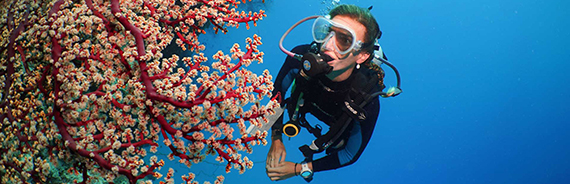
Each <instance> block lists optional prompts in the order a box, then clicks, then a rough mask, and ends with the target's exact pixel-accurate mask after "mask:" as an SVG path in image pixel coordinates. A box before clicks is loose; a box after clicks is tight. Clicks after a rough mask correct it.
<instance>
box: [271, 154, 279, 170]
mask: <svg viewBox="0 0 570 184" xmlns="http://www.w3.org/2000/svg"><path fill="white" fill-rule="evenodd" d="M279 155H280V153H273V155H272V156H271V160H270V162H271V164H270V166H271V167H277V163H278V162H279Z"/></svg>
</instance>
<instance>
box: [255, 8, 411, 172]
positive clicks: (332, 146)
mask: <svg viewBox="0 0 570 184" xmlns="http://www.w3.org/2000/svg"><path fill="white" fill-rule="evenodd" d="M371 8H372V7H370V8H368V9H367V8H361V7H358V6H355V5H339V6H337V7H335V8H334V9H332V10H331V11H330V12H329V15H328V16H311V17H308V18H305V19H303V20H301V21H299V22H298V23H296V24H295V25H293V26H292V27H291V28H290V29H289V30H288V31H287V32H286V33H285V34H284V35H283V37H282V38H281V41H280V48H281V50H282V51H283V52H285V53H286V54H287V55H288V57H287V58H286V60H285V62H284V64H283V66H282V67H281V69H280V71H279V74H278V76H277V78H276V81H275V83H274V87H275V90H274V91H273V95H274V96H277V97H278V99H281V98H282V97H284V96H285V93H286V91H287V90H288V89H289V87H290V86H291V85H292V86H291V95H290V97H289V98H287V99H285V100H281V107H282V108H281V109H278V110H276V113H275V115H273V117H270V118H269V119H270V122H269V123H268V124H269V125H267V126H270V127H271V132H272V135H271V147H270V150H269V153H268V154H267V161H266V171H267V175H268V177H269V178H270V179H271V180H274V181H275V180H284V179H288V178H290V177H292V176H301V177H302V178H304V179H305V180H306V181H307V182H310V181H311V180H312V178H313V173H315V172H319V171H326V170H332V169H337V168H340V167H344V166H347V165H350V164H352V163H354V162H355V161H356V160H357V159H358V158H359V157H360V155H361V154H362V152H363V151H364V149H365V147H366V145H367V144H368V142H369V140H370V138H371V136H372V132H373V131H374V127H375V125H376V120H377V118H378V114H379V111H380V103H379V98H378V97H379V96H382V97H394V96H397V95H398V94H399V93H400V92H401V89H400V78H399V73H398V71H397V70H396V69H395V68H394V66H393V65H392V64H390V63H389V62H388V61H387V59H386V56H385V55H384V53H383V52H382V49H381V48H380V45H379V44H378V41H377V40H378V39H379V38H380V36H381V35H382V32H381V31H380V29H379V26H378V23H377V22H376V19H375V18H374V17H373V16H372V14H371V13H370V9H371ZM312 19H314V23H313V28H312V34H313V38H314V41H313V42H312V43H311V44H305V45H299V46H297V47H295V48H294V49H293V50H292V51H288V50H286V49H284V48H283V45H282V42H283V40H284V38H285V37H286V35H287V34H288V33H289V32H290V31H291V30H292V29H293V28H295V27H296V26H297V25H299V24H301V23H302V22H305V21H307V20H312ZM297 53H301V54H297ZM380 64H386V65H388V66H390V67H391V68H392V69H393V70H394V71H395V73H396V75H397V77H398V85H397V87H392V88H390V89H389V90H387V92H383V91H382V90H383V89H384V88H385V86H384V83H383V82H384V81H383V78H384V71H383V70H382V68H380ZM284 109H287V111H288V114H289V121H288V122H287V123H285V124H283V114H284V113H283V111H284ZM306 113H310V114H312V115H313V116H314V117H316V118H317V119H318V120H320V121H322V122H323V123H325V124H326V125H328V126H329V130H328V131H327V132H326V133H324V134H323V133H321V130H322V127H321V126H320V125H315V126H313V125H311V124H309V122H307V120H306V119H305V114H306ZM271 121H273V122H271ZM301 127H302V128H306V129H307V130H308V132H310V133H312V134H313V135H314V136H315V137H316V139H315V140H313V141H312V142H310V143H309V144H307V145H303V146H301V147H300V148H299V150H300V151H301V152H302V153H303V155H304V156H305V160H304V161H302V162H300V163H295V162H289V161H285V156H286V151H285V146H284V144H283V141H282V134H285V135H286V136H289V137H294V136H296V135H297V134H298V133H299V131H300V130H301ZM267 129H269V128H268V127H267ZM248 131H251V130H248ZM323 151H326V156H324V157H322V158H319V159H316V160H313V154H315V153H320V152H323Z"/></svg>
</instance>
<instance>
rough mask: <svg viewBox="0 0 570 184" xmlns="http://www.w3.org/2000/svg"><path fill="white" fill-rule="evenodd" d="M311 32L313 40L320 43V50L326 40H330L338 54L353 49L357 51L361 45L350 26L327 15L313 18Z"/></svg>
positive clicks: (325, 43) (325, 44)
mask: <svg viewBox="0 0 570 184" xmlns="http://www.w3.org/2000/svg"><path fill="white" fill-rule="evenodd" d="M312 33H313V39H314V40H315V42H317V43H320V44H321V45H322V46H321V50H324V47H326V46H327V45H328V42H332V45H334V49H335V50H336V51H337V53H338V54H340V55H345V54H347V53H349V52H351V51H353V50H355V51H358V50H360V47H361V46H362V41H360V40H357V39H356V34H355V32H354V31H353V30H352V29H351V28H349V27H348V26H345V25H343V24H340V23H337V22H334V21H333V20H331V19H329V18H327V17H321V16H320V17H317V18H316V19H315V22H314V23H313V29H312ZM333 38H334V39H333Z"/></svg>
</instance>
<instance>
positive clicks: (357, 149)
mask: <svg viewBox="0 0 570 184" xmlns="http://www.w3.org/2000/svg"><path fill="white" fill-rule="evenodd" d="M364 109H365V110H366V113H367V118H366V119H365V120H364V121H362V122H360V123H357V124H355V126H353V128H352V129H351V130H350V131H351V132H350V137H349V138H348V140H347V141H346V143H345V146H344V147H343V148H342V149H338V150H334V151H332V152H331V153H329V154H327V156H325V157H322V158H319V159H317V160H315V161H313V163H312V167H313V172H319V171H326V170H331V169H338V168H340V167H344V166H347V165H350V164H352V163H354V162H356V160H358V158H359V157H360V155H361V154H362V152H363V151H364V148H366V145H367V144H368V142H369V141H370V138H371V137H372V132H373V131H374V127H375V125H376V120H377V119H378V114H379V111H380V103H379V101H378V98H375V99H374V100H372V101H371V102H370V103H369V104H367V105H366V106H364Z"/></svg>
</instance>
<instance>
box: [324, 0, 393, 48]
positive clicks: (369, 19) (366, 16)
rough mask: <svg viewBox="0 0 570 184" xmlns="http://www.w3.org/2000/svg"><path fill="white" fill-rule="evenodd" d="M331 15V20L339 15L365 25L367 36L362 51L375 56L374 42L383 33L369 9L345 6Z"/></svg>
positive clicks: (335, 9)
mask: <svg viewBox="0 0 570 184" xmlns="http://www.w3.org/2000/svg"><path fill="white" fill-rule="evenodd" d="M329 15H330V17H331V19H332V18H334V17H335V16H337V15H343V16H348V17H350V18H353V19H354V20H356V21H358V22H360V23H361V24H362V25H364V27H366V34H364V35H365V38H364V39H365V40H364V43H363V44H362V50H363V51H368V52H369V53H371V54H374V41H375V40H376V39H378V38H380V36H382V31H380V27H379V26H378V22H376V19H375V18H374V16H373V15H372V13H370V10H369V9H367V8H361V7H358V6H356V5H350V4H343V5H339V6H337V7H335V8H333V9H332V10H331V11H330V12H329Z"/></svg>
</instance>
